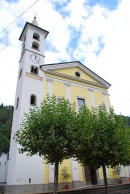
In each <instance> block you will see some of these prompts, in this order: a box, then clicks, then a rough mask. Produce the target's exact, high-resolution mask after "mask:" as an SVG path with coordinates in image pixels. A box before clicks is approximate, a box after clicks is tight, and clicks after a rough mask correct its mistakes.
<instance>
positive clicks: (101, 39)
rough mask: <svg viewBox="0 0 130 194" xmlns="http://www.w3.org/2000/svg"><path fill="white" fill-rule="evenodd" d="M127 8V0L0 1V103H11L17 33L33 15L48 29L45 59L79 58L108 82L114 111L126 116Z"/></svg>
mask: <svg viewBox="0 0 130 194" xmlns="http://www.w3.org/2000/svg"><path fill="white" fill-rule="evenodd" d="M33 4H34V5H33ZM31 5H33V6H31ZM29 7H30V8H29ZM28 8H29V9H28ZM129 8H130V0H37V1H36V0H28V1H25V0H0V21H1V22H0V68H1V69H0V104H1V103H3V104H4V105H13V104H14V99H15V91H16V83H17V76H18V67H19V58H20V52H21V42H20V41H19V36H20V34H21V31H22V29H23V27H24V25H25V23H26V22H30V23H31V22H32V20H33V18H34V15H35V14H36V17H37V21H38V24H39V26H40V27H41V28H43V29H45V30H47V31H49V35H48V37H47V39H46V42H45V63H58V62H67V61H75V60H76V61H80V62H81V63H82V64H84V65H85V66H87V67H88V68H89V69H91V70H92V71H94V72H95V73H96V74H98V75H99V76H101V77H102V78H103V79H105V80H106V81H107V82H109V83H110V84H111V87H110V89H109V94H110V101H111V105H112V106H113V107H114V110H115V113H116V114H120V113H121V114H123V115H125V116H130V12H129ZM27 9H28V10H27ZM26 10H27V11H26ZM23 12H25V13H24V14H23V15H22V13H23ZM20 15H21V16H20ZM19 16H20V17H19ZM16 18H18V19H16ZM14 20H15V22H13V21H14ZM11 23H12V25H11ZM8 26H9V27H8ZM7 27H8V28H7ZM6 28H7V29H6ZM5 29H6V30H5Z"/></svg>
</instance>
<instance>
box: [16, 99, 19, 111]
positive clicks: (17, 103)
mask: <svg viewBox="0 0 130 194" xmlns="http://www.w3.org/2000/svg"><path fill="white" fill-rule="evenodd" d="M18 106H19V97H18V98H17V101H16V109H17V108H18Z"/></svg>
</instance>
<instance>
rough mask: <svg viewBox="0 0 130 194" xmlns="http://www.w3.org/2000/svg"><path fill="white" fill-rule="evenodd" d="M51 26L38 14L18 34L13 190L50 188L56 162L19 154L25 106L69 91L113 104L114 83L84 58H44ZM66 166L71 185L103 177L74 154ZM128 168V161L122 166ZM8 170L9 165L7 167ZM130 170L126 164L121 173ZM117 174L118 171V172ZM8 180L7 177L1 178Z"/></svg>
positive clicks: (80, 98) (93, 103) (95, 103)
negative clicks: (45, 26) (42, 24)
mask: <svg viewBox="0 0 130 194" xmlns="http://www.w3.org/2000/svg"><path fill="white" fill-rule="evenodd" d="M48 33H49V32H48V31H46V30H44V29H42V28H40V27H39V26H38V24H37V21H36V18H34V20H33V22H32V23H28V22H27V23H26V24H25V26H24V29H23V31H22V33H21V35H20V38H19V40H20V41H21V42H22V51H21V56H20V61H19V73H18V81H17V90H16V99H15V105H14V116H13V123H12V134H11V144H10V152H9V156H8V169H7V180H6V183H7V186H10V187H8V189H10V190H13V193H15V192H16V193H19V191H21V192H22V191H23V192H26V191H28V192H33V191H42V190H50V189H51V188H52V187H53V181H54V167H53V165H49V164H45V163H44V161H43V159H42V158H41V157H39V156H38V155H35V156H32V157H27V156H26V155H25V154H19V152H18V148H19V145H18V144H17V143H16V141H15V134H16V131H17V130H18V129H19V126H20V123H21V120H22V118H23V115H24V113H25V112H28V110H29V109H30V108H31V107H34V106H39V105H40V103H41V102H42V101H43V99H44V98H45V97H46V95H47V94H49V95H50V96H52V95H53V94H54V95H55V96H56V97H57V98H60V97H62V96H63V97H65V98H67V99H69V100H70V101H71V102H75V103H76V104H77V110H78V109H79V108H80V106H81V105H83V104H85V105H87V107H89V108H92V107H100V105H101V104H102V103H104V104H105V106H106V108H107V109H109V107H110V101H109V94H108V89H109V87H110V84H109V83H108V82H107V81H105V80H104V79H102V78H101V77H100V76H98V75H97V74H95V73H94V72H93V71H91V70H90V69H88V68H87V67H86V66H84V65H83V64H81V63H80V62H79V61H73V62H65V63H53V64H44V57H45V56H44V49H43V48H44V41H45V39H46V37H47V35H48ZM64 166H67V167H68V169H69V171H70V173H71V175H72V176H71V178H70V180H69V184H70V186H71V188H73V187H78V186H84V185H91V184H100V183H102V179H103V177H102V172H101V170H100V169H99V170H98V171H95V170H94V169H89V168H88V167H82V166H81V165H80V164H79V163H78V162H77V161H75V159H74V158H72V159H69V160H66V161H64V162H63V164H61V166H60V171H61V169H62V168H63V167H64ZM122 168H124V167H122ZM5 171H6V170H5ZM107 174H108V178H110V179H111V178H113V177H114V176H115V175H114V174H112V170H110V169H109V170H107ZM126 174H127V172H126V171H124V169H123V170H122V176H125V175H126ZM115 178H116V176H115ZM2 180H3V182H5V179H2ZM59 183H60V184H59V188H61V189H63V180H62V179H61V176H59Z"/></svg>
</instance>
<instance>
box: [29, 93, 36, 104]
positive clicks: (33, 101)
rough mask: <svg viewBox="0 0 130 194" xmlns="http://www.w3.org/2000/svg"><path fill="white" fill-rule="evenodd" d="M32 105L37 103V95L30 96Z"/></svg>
mask: <svg viewBox="0 0 130 194" xmlns="http://www.w3.org/2000/svg"><path fill="white" fill-rule="evenodd" d="M30 105H31V106H35V105H36V95H34V94H32V95H31V96H30Z"/></svg>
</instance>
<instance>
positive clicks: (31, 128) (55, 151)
mask: <svg viewBox="0 0 130 194" xmlns="http://www.w3.org/2000/svg"><path fill="white" fill-rule="evenodd" d="M75 120H76V112H75V106H74V104H71V103H70V102H69V101H68V100H65V99H64V98H61V100H60V101H59V102H57V100H56V97H55V96H53V97H49V96H48V97H47V99H45V100H44V101H43V103H42V104H41V106H40V107H39V108H38V107H37V108H33V109H30V111H29V113H27V114H25V119H24V120H23V122H22V123H21V127H20V130H19V131H18V132H17V134H16V137H17V140H16V141H17V142H18V143H19V144H20V145H21V148H20V152H22V153H23V152H26V153H27V154H28V155H30V156H31V155H34V154H39V156H43V157H44V159H45V161H46V163H51V164H53V163H54V166H55V168H54V193H56V192H57V190H58V166H59V163H62V161H63V160H64V159H68V158H70V157H72V155H73V152H74V146H73V137H74V131H75V128H76V124H75Z"/></svg>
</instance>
